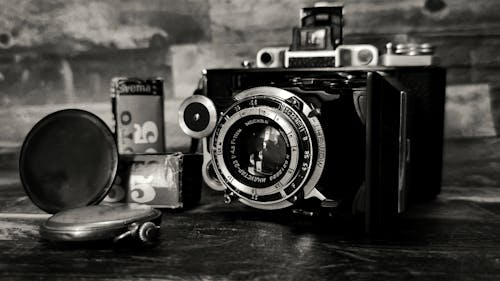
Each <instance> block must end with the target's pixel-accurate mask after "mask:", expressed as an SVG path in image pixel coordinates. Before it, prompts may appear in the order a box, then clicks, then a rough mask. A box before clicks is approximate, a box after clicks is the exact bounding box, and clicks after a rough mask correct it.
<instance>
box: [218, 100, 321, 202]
mask: <svg viewBox="0 0 500 281" xmlns="http://www.w3.org/2000/svg"><path fill="white" fill-rule="evenodd" d="M265 99H266V101H267V102H269V101H271V100H274V102H273V103H274V104H273V105H272V106H273V107H270V106H259V107H250V108H245V109H243V110H240V111H237V112H233V111H234V108H235V106H239V107H245V106H244V103H246V107H248V106H255V105H256V104H257V98H255V97H254V98H252V99H249V100H242V101H240V102H239V103H238V104H235V105H233V107H231V108H229V109H228V110H227V111H226V113H225V116H224V118H222V119H221V121H220V123H219V124H218V126H217V129H216V131H215V132H214V138H213V143H212V151H215V155H214V160H215V161H214V164H215V171H216V173H217V174H218V176H219V177H220V178H222V179H224V180H225V182H226V185H227V186H228V188H229V189H230V190H232V191H233V192H235V193H236V194H237V195H239V196H241V197H244V198H246V199H248V200H252V201H258V202H259V203H262V204H273V203H276V202H281V201H283V200H285V199H287V198H289V197H290V196H292V195H293V194H294V193H295V192H297V191H298V190H299V189H300V188H301V187H302V186H303V184H304V182H305V181H306V179H307V177H308V175H309V172H310V170H311V169H310V167H311V166H312V160H313V157H309V159H303V161H306V163H305V164H301V166H300V167H299V168H298V167H297V166H298V161H299V158H302V157H300V153H303V155H309V156H312V151H313V150H312V149H313V148H312V142H311V137H310V133H309V131H308V128H307V126H306V124H305V123H304V121H303V120H302V119H301V118H300V116H298V113H297V111H296V110H294V109H293V108H291V107H290V106H288V105H285V104H284V103H283V102H282V101H279V100H275V99H274V98H269V97H265ZM280 109H281V110H280ZM248 115H255V116H266V115H267V116H271V117H273V118H270V119H273V121H275V122H276V123H278V124H279V125H280V126H282V127H285V128H284V130H285V132H286V135H285V136H283V137H284V138H285V137H286V138H288V140H289V142H290V146H291V147H292V149H291V150H290V155H291V157H290V158H291V159H290V166H289V169H288V170H287V172H286V179H291V180H289V181H286V180H284V178H282V179H281V180H280V181H279V182H278V183H276V184H274V185H272V186H269V187H266V188H258V189H256V188H253V187H250V186H247V185H245V184H242V183H241V182H238V181H235V179H234V177H232V176H231V174H230V172H229V170H228V169H227V167H226V164H225V161H224V156H223V150H222V144H223V140H224V137H225V134H226V133H227V131H228V130H229V128H230V127H231V125H233V124H234V123H235V122H236V121H237V120H239V119H241V118H243V117H244V116H248ZM294 125H295V126H294ZM297 132H298V133H299V135H297ZM299 143H300V144H301V145H299ZM298 147H301V148H302V150H303V151H300V149H297V148H298ZM276 193H279V194H280V195H281V196H280V199H278V200H273V201H265V202H264V201H263V200H262V199H260V198H258V196H259V195H267V194H276ZM254 194H257V195H258V196H257V199H255V198H256V197H255V195H254Z"/></svg>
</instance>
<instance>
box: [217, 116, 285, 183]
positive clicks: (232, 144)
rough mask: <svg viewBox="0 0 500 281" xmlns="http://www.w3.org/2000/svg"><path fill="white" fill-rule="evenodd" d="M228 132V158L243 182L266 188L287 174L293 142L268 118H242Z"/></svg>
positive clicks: (233, 170) (235, 174)
mask: <svg viewBox="0 0 500 281" xmlns="http://www.w3.org/2000/svg"><path fill="white" fill-rule="evenodd" d="M237 123H239V124H235V126H233V127H232V129H230V131H229V132H228V133H229V134H228V138H226V142H227V144H225V146H226V147H229V149H227V150H226V151H225V154H226V155H225V157H224V158H225V159H226V162H228V163H227V164H228V167H229V170H231V173H232V174H233V175H234V176H235V177H236V178H237V179H238V180H240V181H242V182H245V183H247V184H248V185H249V186H254V187H267V186H269V185H271V184H273V183H275V182H277V181H279V179H280V178H281V177H282V176H283V175H284V173H285V172H286V169H287V168H288V166H289V159H290V155H289V154H290V145H289V141H288V139H287V138H286V134H285V132H284V131H283V130H282V129H281V128H280V127H279V126H278V124H276V123H275V122H274V121H272V120H271V119H269V118H266V117H255V116H254V117H253V118H243V119H241V120H239V122H237Z"/></svg>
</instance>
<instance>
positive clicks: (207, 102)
mask: <svg viewBox="0 0 500 281" xmlns="http://www.w3.org/2000/svg"><path fill="white" fill-rule="evenodd" d="M193 103H200V104H202V105H203V106H205V108H206V109H207V111H208V114H209V118H210V120H208V124H207V127H206V128H205V129H203V130H202V131H193V130H191V129H190V128H189V127H188V126H187V125H186V122H185V121H184V111H185V110H186V108H187V107H188V106H189V105H190V104H193ZM216 123H217V111H216V110H215V105H214V103H213V102H212V100H211V99H209V98H208V97H206V96H202V95H193V96H190V97H189V98H187V99H185V100H184V101H183V102H182V104H181V105H180V107H179V126H180V127H181V129H182V131H184V133H185V134H186V135H188V136H190V137H193V138H196V139H201V138H203V137H206V136H208V135H210V134H211V133H212V131H213V130H214V128H215V124H216Z"/></svg>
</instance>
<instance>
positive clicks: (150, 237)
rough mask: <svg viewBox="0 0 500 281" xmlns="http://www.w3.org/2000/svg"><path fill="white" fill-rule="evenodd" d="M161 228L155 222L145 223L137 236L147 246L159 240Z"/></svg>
mask: <svg viewBox="0 0 500 281" xmlns="http://www.w3.org/2000/svg"><path fill="white" fill-rule="evenodd" d="M159 230H160V227H159V226H157V225H156V224H154V223H153V222H150V221H148V222H145V223H143V224H141V226H139V229H138V230H137V236H138V237H139V240H141V242H143V243H145V244H150V243H153V241H155V240H156V239H157V238H158V234H159Z"/></svg>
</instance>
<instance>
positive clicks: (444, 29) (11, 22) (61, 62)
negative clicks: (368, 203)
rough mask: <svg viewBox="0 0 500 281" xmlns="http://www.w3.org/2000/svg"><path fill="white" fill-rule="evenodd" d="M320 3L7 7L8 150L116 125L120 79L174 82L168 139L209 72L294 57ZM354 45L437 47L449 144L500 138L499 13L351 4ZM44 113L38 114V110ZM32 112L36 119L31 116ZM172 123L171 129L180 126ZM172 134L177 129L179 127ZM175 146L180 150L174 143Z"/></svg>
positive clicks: (5, 3)
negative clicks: (57, 122)
mask: <svg viewBox="0 0 500 281" xmlns="http://www.w3.org/2000/svg"><path fill="white" fill-rule="evenodd" d="M313 3H314V1H309V0H255V1H245V0H163V1H162V0H150V1H132V0H109V1H98V0H90V1H85V2H81V1H77V0H71V1H64V0H44V1H35V0H22V1H16V3H13V2H12V1H9V0H0V118H1V120H2V121H1V122H0V131H3V132H8V133H6V134H2V136H1V137H0V143H2V142H3V143H6V142H7V143H14V144H18V143H20V141H22V138H23V137H24V135H25V133H26V132H27V130H29V128H30V127H31V125H32V124H33V123H34V122H36V121H37V120H38V119H39V118H40V117H41V116H43V115H44V114H46V113H47V112H50V111H51V110H55V109H58V108H64V107H83V108H86V109H89V110H91V111H94V112H96V113H98V114H99V115H101V116H102V117H103V118H104V119H105V120H106V121H108V122H109V121H110V120H109V119H110V115H109V111H108V107H109V102H108V100H109V94H108V89H109V79H110V78H111V77H112V76H115V75H138V76H163V77H165V78H166V80H167V82H168V83H167V87H166V92H167V96H168V97H169V99H168V100H167V102H166V103H167V108H169V112H167V115H168V116H169V118H167V119H168V120H167V130H168V132H170V136H167V137H168V138H169V139H179V140H180V141H181V142H183V141H185V139H182V138H181V137H179V136H178V135H179V134H180V133H179V129H178V128H177V127H176V124H175V120H176V118H174V117H175V116H174V115H175V114H176V110H175V108H176V107H177V106H178V104H179V102H180V101H181V100H182V99H183V98H184V97H186V96H187V95H189V94H191V92H192V90H193V89H194V87H195V86H196V80H197V78H198V77H199V73H200V70H201V69H202V68H210V67H228V66H239V64H240V62H241V61H242V60H243V59H249V58H250V59H253V58H254V57H255V54H256V52H257V51H258V50H259V49H260V48H262V47H267V46H286V45H289V44H290V42H291V28H292V27H293V26H295V25H298V13H299V9H300V8H301V7H303V6H309V5H312V4H313ZM344 4H345V19H346V24H345V27H344V34H345V43H371V44H374V45H376V46H377V47H379V48H381V50H383V48H384V45H385V43H386V42H388V41H392V42H394V43H400V42H429V43H432V44H434V45H435V46H436V47H437V55H438V56H439V57H440V58H441V62H442V65H443V66H445V67H447V68H448V85H449V86H450V87H449V88H448V93H447V95H448V101H449V102H448V104H447V120H446V127H447V130H446V135H447V136H448V137H470V136H492V135H496V134H497V132H500V125H499V124H500V82H497V80H498V78H499V74H500V72H499V71H500V56H499V55H498V52H499V50H500V48H499V47H500V16H499V15H498V11H500V2H498V1H494V0H478V1H466V0H453V1H451V0H403V1H396V0H374V1H368V0H346V1H344ZM37 109H39V110H37ZM25 112H26V113H25ZM169 122H170V123H169ZM169 126H170V127H171V129H169V128H168V127H169ZM174 142H177V140H176V141H174Z"/></svg>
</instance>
